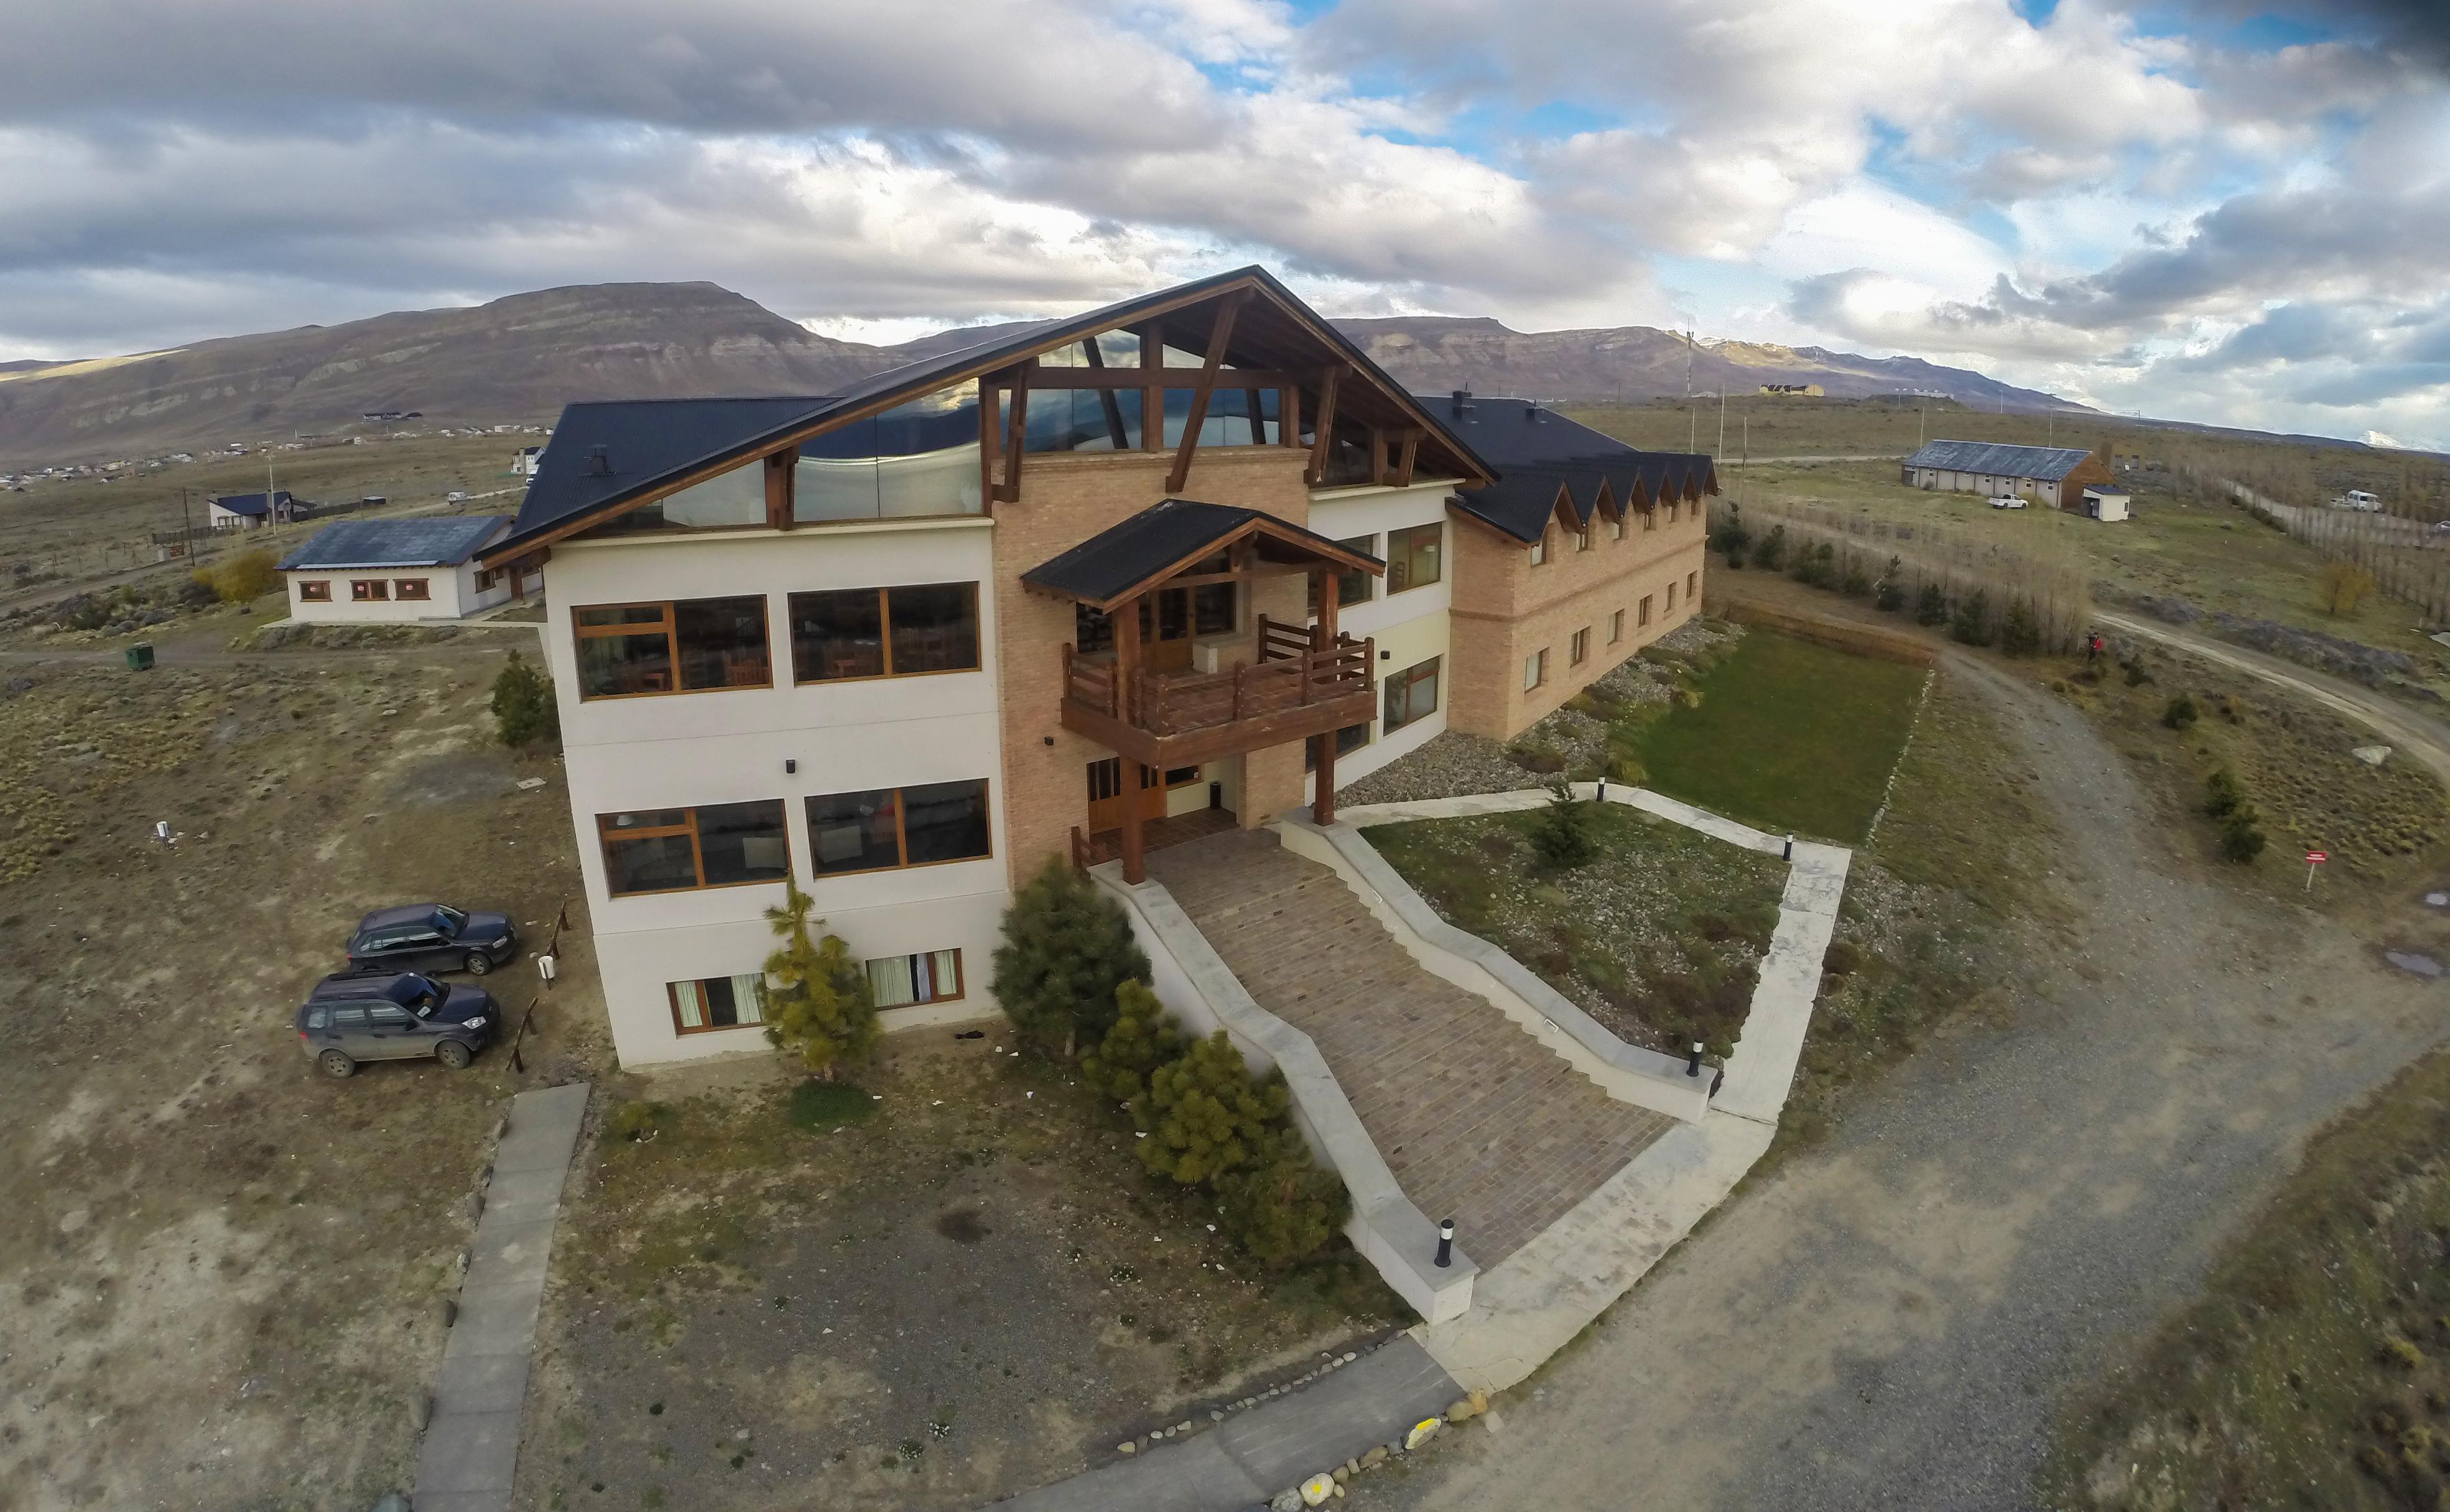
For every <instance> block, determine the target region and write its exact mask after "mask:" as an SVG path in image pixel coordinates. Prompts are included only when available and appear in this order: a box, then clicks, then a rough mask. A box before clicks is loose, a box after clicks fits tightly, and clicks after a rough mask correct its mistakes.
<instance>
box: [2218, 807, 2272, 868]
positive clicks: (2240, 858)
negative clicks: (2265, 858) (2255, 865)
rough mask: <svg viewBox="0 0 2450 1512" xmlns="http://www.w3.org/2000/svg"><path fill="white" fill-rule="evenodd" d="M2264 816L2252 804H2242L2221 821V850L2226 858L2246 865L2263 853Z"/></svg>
mask: <svg viewBox="0 0 2450 1512" xmlns="http://www.w3.org/2000/svg"><path fill="white" fill-rule="evenodd" d="M2264 845H2265V838H2264V834H2263V816H2262V815H2261V814H2259V813H2257V812H2256V811H2255V807H2254V805H2253V804H2244V803H2242V804H2238V805H2237V806H2236V807H2235V808H2232V809H2230V810H2229V812H2228V814H2227V816H2226V818H2224V819H2222V821H2221V829H2220V852H2221V856H2222V858H2223V859H2224V860H2226V861H2233V862H2236V863H2239V864H2240V865H2244V864H2246V863H2249V862H2251V861H2253V860H2254V858H2256V857H2257V856H2260V855H2262V854H2263V847H2264Z"/></svg>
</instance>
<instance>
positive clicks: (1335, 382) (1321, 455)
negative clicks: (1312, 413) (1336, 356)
mask: <svg viewBox="0 0 2450 1512" xmlns="http://www.w3.org/2000/svg"><path fill="white" fill-rule="evenodd" d="M1343 378H1344V369H1343V368H1341V367H1331V368H1329V369H1328V370H1327V371H1325V372H1323V373H1321V374H1320V375H1319V376H1318V420H1317V422H1316V425H1315V428H1314V430H1313V439H1312V441H1311V443H1310V466H1308V467H1306V468H1304V469H1302V482H1303V484H1304V485H1305V486H1307V487H1310V488H1316V487H1318V480H1319V479H1320V478H1322V477H1324V476H1326V475H1327V453H1328V448H1330V447H1332V446H1333V445H1334V444H1335V391H1336V389H1337V388H1338V387H1340V386H1341V384H1342V381H1343Z"/></svg>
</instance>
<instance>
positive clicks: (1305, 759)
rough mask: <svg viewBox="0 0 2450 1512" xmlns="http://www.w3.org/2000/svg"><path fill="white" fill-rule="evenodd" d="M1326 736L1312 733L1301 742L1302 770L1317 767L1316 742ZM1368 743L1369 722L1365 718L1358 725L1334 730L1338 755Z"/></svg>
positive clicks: (1313, 769) (1308, 770) (1349, 753)
mask: <svg viewBox="0 0 2450 1512" xmlns="http://www.w3.org/2000/svg"><path fill="white" fill-rule="evenodd" d="M1326 738H1327V737H1326V736H1324V735H1313V736H1312V737H1311V738H1310V739H1308V740H1306V741H1303V742H1302V770H1303V771H1306V772H1310V771H1316V770H1317V769H1318V743H1319V742H1320V741H1322V740H1325V739H1326ZM1369 744H1370V722H1369V721H1368V720H1366V719H1365V720H1363V721H1362V722H1361V723H1360V724H1358V725H1347V726H1345V727H1343V728H1342V729H1339V730H1337V731H1336V732H1335V754H1337V755H1338V756H1350V755H1351V754H1352V753H1353V752H1354V751H1357V750H1359V749H1360V748H1361V747H1362V746H1367V745H1369Z"/></svg>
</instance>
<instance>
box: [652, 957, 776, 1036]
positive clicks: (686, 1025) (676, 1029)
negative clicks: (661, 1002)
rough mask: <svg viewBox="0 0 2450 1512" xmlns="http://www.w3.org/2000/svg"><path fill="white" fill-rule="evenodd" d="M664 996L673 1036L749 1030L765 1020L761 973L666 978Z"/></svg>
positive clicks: (763, 979)
mask: <svg viewBox="0 0 2450 1512" xmlns="http://www.w3.org/2000/svg"><path fill="white" fill-rule="evenodd" d="M664 996H665V997H667V998H670V999H671V1005H672V1033H674V1034H676V1035H702V1034H705V1033H707V1032H708V1031H710V1030H715V1029H753V1028H755V1027H756V1026H758V1025H759V1024H762V1023H764V1022H765V1021H766V977H765V974H764V973H762V972H754V971H750V972H743V973H742V974H741V975H739V976H737V977H706V978H701V979H698V980H696V981H668V982H666V983H664Z"/></svg>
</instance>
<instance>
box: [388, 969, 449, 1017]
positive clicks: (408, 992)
mask: <svg viewBox="0 0 2450 1512" xmlns="http://www.w3.org/2000/svg"><path fill="white" fill-rule="evenodd" d="M391 998H392V1000H393V1001H394V1002H397V1003H399V1005H400V1006H401V1007H403V1008H405V1009H407V1010H408V1011H409V1012H411V1013H413V1014H415V1015H417V1017H418V1018H424V1017H425V1016H426V1015H428V1014H430V1013H432V1012H434V1005H435V1004H436V1003H438V1002H440V1001H441V1000H442V989H441V988H439V987H437V986H436V985H434V983H432V982H430V981H428V980H426V979H424V978H422V977H402V978H401V979H399V980H398V981H396V982H394V983H393V984H392V989H391Z"/></svg>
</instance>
